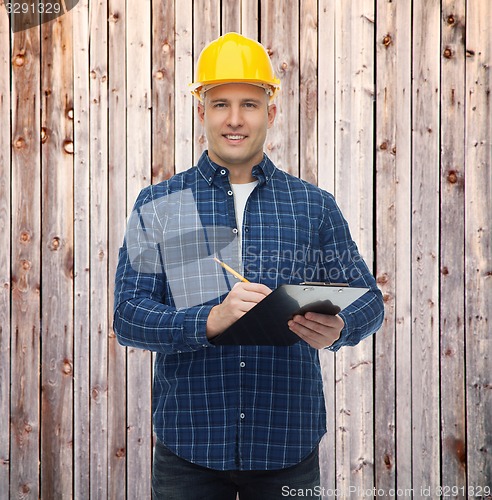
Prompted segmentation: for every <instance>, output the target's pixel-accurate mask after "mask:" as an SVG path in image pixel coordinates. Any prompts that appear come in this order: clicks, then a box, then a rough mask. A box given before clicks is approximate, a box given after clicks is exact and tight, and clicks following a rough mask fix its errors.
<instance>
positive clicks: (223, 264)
mask: <svg viewBox="0 0 492 500" xmlns="http://www.w3.org/2000/svg"><path fill="white" fill-rule="evenodd" d="M214 260H215V262H217V264H220V265H221V266H222V267H223V268H224V269H225V270H226V271H229V272H230V273H231V274H232V275H233V276H235V277H236V278H237V279H238V280H239V281H242V282H243V283H249V280H247V279H246V278H245V277H244V276H241V275H240V274H239V273H238V272H237V271H234V269H232V267H230V266H228V265H227V264H226V263H225V262H222V261H221V260H219V259H218V258H217V257H214Z"/></svg>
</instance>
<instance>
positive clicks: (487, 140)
mask: <svg viewBox="0 0 492 500" xmlns="http://www.w3.org/2000/svg"><path fill="white" fill-rule="evenodd" d="M4 1H5V0H0V231H1V245H0V333H1V336H0V498H1V499H6V498H30V499H36V498H38V497H41V498H43V499H55V498H56V499H60V498H75V499H88V498H94V499H95V498H98V499H104V498H112V499H113V498H115V499H116V498H128V499H144V498H150V468H151V449H152V446H151V445H152V443H151V439H152V438H151V435H152V431H151V410H150V401H151V371H152V356H151V354H150V353H148V352H140V351H137V350H133V349H124V348H122V347H121V346H119V345H118V344H117V341H116V339H115V336H114V334H113V332H112V330H111V317H112V313H111V309H112V288H113V284H112V281H113V276H114V271H115V265H116V258H117V249H118V246H119V245H120V243H121V240H122V237H123V232H124V226H125V218H126V214H128V212H129V210H130V209H131V206H132V204H133V202H134V199H135V197H136V195H137V193H138V191H139V189H140V188H141V187H143V186H145V185H147V184H149V183H151V182H158V181H160V180H162V179H165V178H167V177H168V176H170V175H171V174H172V173H173V172H174V171H175V170H176V171H178V170H183V169H185V168H187V167H189V166H190V165H192V164H193V162H194V160H195V159H196V158H197V157H198V155H199V154H200V152H201V151H202V149H203V148H204V147H205V141H204V137H203V133H202V130H201V129H200V128H199V126H198V124H197V120H195V118H194V116H195V115H194V113H195V112H194V110H193V105H194V103H193V101H192V98H191V96H190V94H189V92H188V88H187V83H188V82H190V81H192V75H193V64H194V61H195V60H196V57H197V55H198V53H199V51H200V50H201V48H202V47H203V46H204V44H205V43H206V42H208V41H210V40H211V39H213V38H215V37H217V36H218V35H219V34H220V33H223V32H226V31H232V30H234V31H239V32H242V33H244V34H246V35H248V36H252V37H257V38H259V39H260V40H261V41H262V42H263V43H264V44H265V46H266V47H268V49H269V51H270V53H271V57H272V59H273V62H274V65H275V68H276V70H277V71H278V73H279V74H280V76H281V78H282V85H283V90H282V93H281V95H280V97H279V99H278V106H279V114H278V116H277V124H276V127H275V128H274V129H272V130H271V133H270V135H269V138H268V146H267V149H268V153H269V154H270V155H271V157H272V159H273V160H274V161H275V162H276V163H277V164H278V165H279V166H280V167H281V168H283V169H286V170H288V171H290V172H293V173H295V174H298V175H300V176H301V177H303V178H305V179H307V180H309V181H312V182H314V183H318V184H319V185H321V186H322V187H324V188H326V189H328V190H330V191H332V192H334V194H335V195H336V197H337V199H338V202H339V204H340V205H341V207H342V209H343V211H344V213H345V214H346V217H347V218H348V220H349V222H350V224H351V228H352V231H353V235H354V237H355V239H356V240H357V241H358V242H359V247H360V249H361V251H362V253H363V255H364V257H365V258H366V259H367V260H368V262H369V263H370V264H372V265H373V266H374V271H375V274H376V276H377V280H378V283H379V285H380V286H381V289H382V290H383V293H384V297H385V303H386V319H385V322H384V326H383V327H382V329H381V330H380V331H379V333H378V334H377V335H376V336H375V337H374V338H373V339H369V340H367V341H365V342H363V343H362V344H361V345H360V346H358V347H357V348H353V349H351V348H346V349H344V350H342V351H341V352H340V353H338V354H336V355H333V354H332V353H330V352H323V353H321V357H322V361H323V369H324V376H325V384H326V391H325V392H326V403H327V408H328V412H329V422H330V423H329V426H328V433H327V436H326V438H325V439H324V441H323V446H322V449H321V459H322V475H323V477H322V486H323V487H324V488H325V498H334V496H333V491H330V490H335V489H336V490H337V492H338V498H372V497H373V496H374V497H384V496H386V497H390V496H393V497H400V498H404V497H407V498H411V497H413V498H427V497H428V498H438V497H439V489H438V487H439V486H442V487H443V488H444V491H443V493H449V495H448V496H455V497H458V498H467V497H471V496H480V495H481V496H487V490H486V488H487V487H490V486H492V458H491V454H492V380H491V374H492V363H491V360H490V356H491V342H492V340H491V337H490V332H491V326H490V322H489V318H490V313H491V309H492V302H491V297H492V287H491V280H492V278H491V275H492V259H491V227H490V224H491V214H492V192H491V189H492V188H491V163H492V161H491V160H492V103H491V96H490V90H491V87H492V70H491V65H492V2H491V1H489V0H414V1H410V0H318V1H315V0H300V1H299V2H294V1H287V0H260V1H256V0H254V1H253V0H236V1H232V0H222V1H220V0H193V1H192V0H179V1H178V0H176V1H173V0H153V1H152V2H150V1H145V0H144V1H137V0H133V1H127V0H94V1H89V0H80V2H79V3H78V5H77V6H76V7H75V8H74V9H73V10H72V11H70V12H69V13H68V14H65V15H64V16H62V17H59V18H58V19H57V20H55V21H51V22H49V23H46V24H43V25H42V26H40V27H38V28H32V29H29V30H26V31H23V32H19V33H15V34H12V32H11V31H10V29H9V21H8V17H7V14H6V10H5V5H3V3H4ZM451 488H453V489H452V490H451ZM398 489H399V491H396V490H398ZM448 489H449V490H448ZM392 493H393V494H392ZM452 493H456V494H455V495H451V494H452ZM443 496H444V495H443Z"/></svg>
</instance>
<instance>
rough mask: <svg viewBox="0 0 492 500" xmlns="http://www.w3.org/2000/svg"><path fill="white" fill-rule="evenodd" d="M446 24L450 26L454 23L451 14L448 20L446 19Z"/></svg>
mask: <svg viewBox="0 0 492 500" xmlns="http://www.w3.org/2000/svg"><path fill="white" fill-rule="evenodd" d="M446 21H447V23H448V24H449V25H450V26H451V25H453V24H454V23H455V18H454V16H453V14H451V15H449V16H448V18H447V19H446Z"/></svg>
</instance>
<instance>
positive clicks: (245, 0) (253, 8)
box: [241, 0, 260, 40]
mask: <svg viewBox="0 0 492 500" xmlns="http://www.w3.org/2000/svg"><path fill="white" fill-rule="evenodd" d="M258 4H259V2H257V1H256V0H241V33H242V34H243V35H244V36H247V37H249V38H253V39H254V40H258V29H259V25H260V22H259V12H258Z"/></svg>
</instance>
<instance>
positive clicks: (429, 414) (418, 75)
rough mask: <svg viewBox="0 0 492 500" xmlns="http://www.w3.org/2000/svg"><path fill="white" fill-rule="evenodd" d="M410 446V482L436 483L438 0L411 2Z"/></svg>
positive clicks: (430, 485)
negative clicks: (411, 466)
mask: <svg viewBox="0 0 492 500" xmlns="http://www.w3.org/2000/svg"><path fill="white" fill-rule="evenodd" d="M413 16H414V17H413V103H412V114H413V117H414V119H413V123H412V129H413V134H412V138H413V144H412V158H413V162H412V163H413V170H412V181H413V182H412V321H413V330H412V428H413V435H412V445H413V453H412V456H413V485H414V487H415V488H420V487H425V488H430V489H431V491H435V488H436V487H437V486H438V485H439V484H440V477H439V476H440V460H439V456H440V440H439V433H440V426H439V420H440V414H439V410H440V404H439V372H438V370H437V369H436V367H437V366H439V307H438V304H439V260H438V259H439V257H438V252H439V206H438V202H439V80H440V74H439V67H440V33H439V30H436V29H433V27H435V26H438V25H439V24H440V1H439V0H430V1H426V2H423V1H420V2H416V3H414V5H413Z"/></svg>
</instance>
